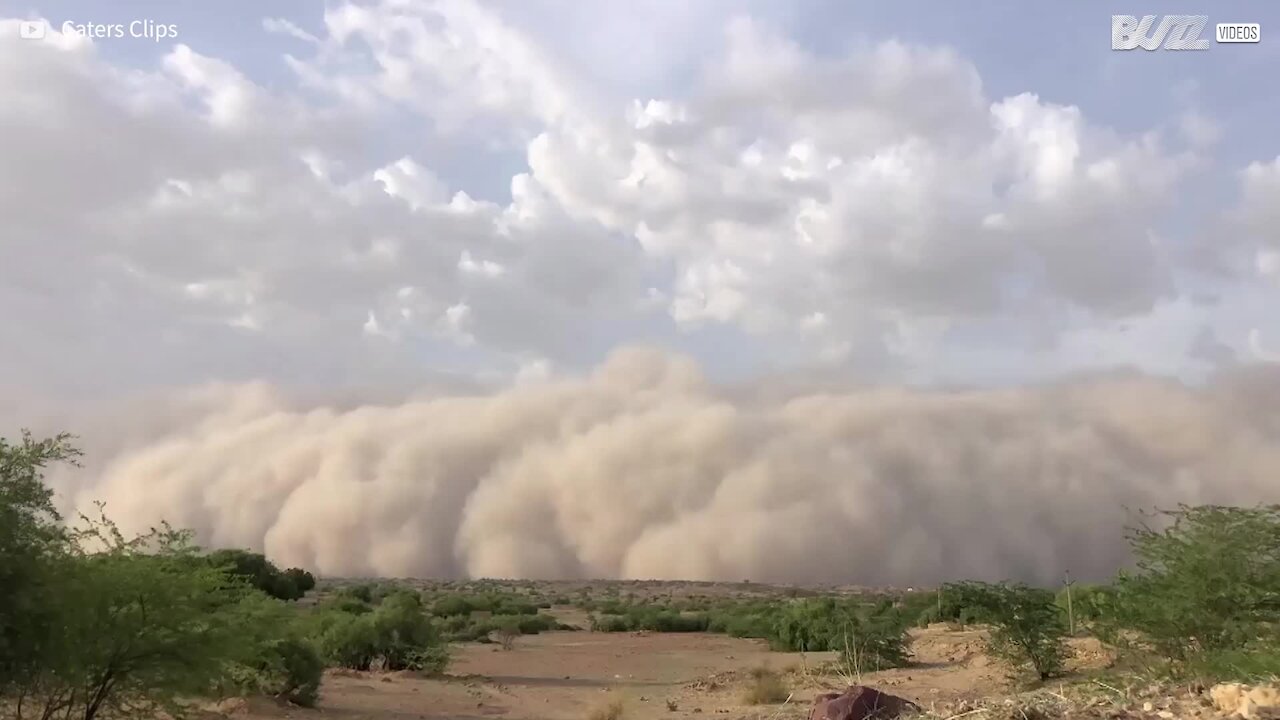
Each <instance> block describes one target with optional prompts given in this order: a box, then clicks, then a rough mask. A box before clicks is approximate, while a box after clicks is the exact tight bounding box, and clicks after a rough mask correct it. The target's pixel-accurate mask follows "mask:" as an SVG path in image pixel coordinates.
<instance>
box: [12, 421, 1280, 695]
mask: <svg viewBox="0 0 1280 720" xmlns="http://www.w3.org/2000/svg"><path fill="white" fill-rule="evenodd" d="M78 456H79V453H78V451H77V450H76V449H75V448H74V447H73V446H72V445H71V444H70V439H69V438H68V437H66V436H60V437H56V438H51V439H45V440H36V439H33V438H32V437H29V436H23V437H22V438H21V439H20V440H19V441H17V442H14V443H10V442H7V441H3V440H0V709H3V710H5V711H6V712H7V713H8V715H6V716H14V717H17V718H40V719H41V720H51V719H52V718H55V717H56V718H72V717H75V718H82V719H83V720H94V718H98V717H120V716H137V717H142V716H154V714H155V713H156V712H157V711H159V710H165V711H167V712H169V713H171V714H175V715H180V714H182V712H183V709H184V708H185V707H188V706H189V704H190V702H191V701H193V700H196V699H199V698H210V697H218V696H222V695H228V694H244V693H258V694H267V695H272V696H276V697H278V698H280V699H281V700H284V701H288V702H292V703H296V704H299V705H312V704H315V703H316V702H317V699H318V694H319V689H320V684H321V680H322V676H323V671H324V669H325V668H347V669H349V670H354V671H371V670H385V671H413V672H421V673H440V672H443V671H444V670H445V669H446V667H447V665H448V662H449V654H448V647H449V644H450V643H454V642H464V641H474V642H496V643H498V645H499V646H501V647H505V648H510V647H512V646H513V644H514V643H515V642H516V640H517V639H518V637H519V636H520V635H528V634H536V633H540V632H544V631H551V630H561V631H573V630H590V631H595V632H605V633H608V632H653V633H682V632H706V633H721V634H726V635H731V636H735V637H744V638H759V639H762V640H765V641H767V642H768V643H769V645H770V646H771V647H772V648H775V649H778V650H788V651H799V652H820V651H832V652H836V653H838V654H839V665H840V666H841V671H842V672H844V673H847V674H848V675H850V676H855V677H856V676H861V674H862V673H868V672H874V671H876V670H881V669H886V668H892V667H902V666H906V665H909V664H910V662H911V657H910V651H909V647H910V644H909V641H908V638H909V635H908V632H909V629H910V628H911V627H913V626H921V625H927V624H931V623H952V624H957V625H978V626H982V627H985V628H987V629H989V633H987V636H988V638H989V643H990V650H991V652H992V654H993V655H994V656H995V657H998V658H1000V659H1001V660H1003V661H1004V662H1005V664H1006V665H1007V666H1008V668H1009V669H1010V671H1011V672H1013V673H1016V674H1018V676H1019V677H1020V678H1026V679H1028V680H1031V681H1036V680H1046V679H1049V678H1055V677H1059V676H1062V675H1063V674H1064V672H1065V670H1064V668H1065V664H1066V650H1065V641H1066V639H1067V638H1068V636H1069V635H1070V634H1071V632H1072V631H1074V632H1075V634H1077V635H1081V634H1091V635H1094V636H1096V637H1097V638H1099V639H1101V640H1102V641H1103V642H1105V643H1107V644H1108V645H1109V646H1111V647H1113V648H1115V650H1116V651H1117V653H1118V657H1119V658H1120V661H1119V664H1118V665H1117V666H1116V667H1115V668H1114V669H1113V670H1112V672H1129V673H1137V674H1142V675H1144V676H1158V677H1171V678H1178V679H1186V680H1200V681H1213V680H1221V679H1240V680H1258V679H1262V678H1272V677H1275V676H1276V675H1277V674H1280V507H1266V508H1234V507H1214V506H1208V507H1181V508H1178V509H1175V510H1171V511H1167V512H1160V513H1156V514H1155V515H1153V516H1151V517H1149V518H1147V523H1139V524H1138V526H1137V527H1135V528H1134V529H1132V530H1131V531H1130V536H1129V541H1130V544H1131V546H1132V549H1133V553H1134V557H1135V565H1134V567H1133V568H1132V569H1131V570H1128V571H1124V572H1121V573H1119V574H1118V575H1117V577H1116V578H1115V579H1114V580H1113V581H1112V582H1111V583H1109V584H1106V585H1096V586H1085V585H1076V586H1072V587H1071V588H1070V594H1068V591H1067V590H1063V591H1058V592H1055V590H1052V589H1045V588H1035V587H1029V586H1026V585H1022V584H1017V583H980V582H958V583H952V584H948V585H944V586H943V587H941V588H938V589H935V590H930V591H922V592H913V593H892V594H885V595H882V596H867V595H860V596H854V595H841V596H834V595H829V596H804V595H806V593H802V592H800V591H796V592H794V593H792V595H794V596H793V597H781V596H779V597H770V598H759V599H741V598H725V597H711V596H695V597H684V598H679V599H677V598H672V597H668V598H666V599H653V598H648V599H646V600H643V601H642V600H640V599H639V598H636V597H628V596H627V595H624V594H621V593H619V592H618V591H617V588H616V587H614V588H611V589H609V590H606V591H602V592H599V593H595V592H590V591H587V590H583V591H581V592H579V593H577V594H574V595H570V594H548V593H545V592H540V591H537V590H535V589H533V588H534V586H532V585H530V586H528V587H526V588H523V589H521V588H518V587H513V586H511V585H510V584H507V585H503V584H499V583H495V582H486V581H473V582H467V583H455V584H440V585H437V586H434V587H433V588H431V589H428V590H423V589H420V588H414V587H410V586H409V585H407V584H402V583H395V582H355V583H341V584H326V582H324V581H322V582H320V583H317V581H316V579H315V578H314V577H313V576H312V575H311V573H309V572H307V571H306V570H304V569H300V568H288V569H284V570H282V569H280V568H278V567H276V566H275V565H274V564H272V563H271V562H269V561H268V560H267V559H266V558H264V557H263V556H262V555H260V554H256V553H252V552H248V551H244V550H236V549H223V550H215V551H212V552H210V551H206V550H202V549H201V548H198V547H196V546H195V545H194V544H193V543H192V537H191V535H190V534H189V533H187V532H185V531H183V530H179V529H174V528H170V527H167V526H161V527H159V528H156V529H154V530H152V531H150V532H148V533H145V534H143V535H139V536H136V537H126V536H125V535H123V534H122V533H121V532H120V531H119V530H118V529H117V528H116V527H115V526H114V525H113V524H112V523H111V521H110V519H109V510H110V509H109V508H103V509H102V512H100V513H98V514H97V516H96V517H80V518H78V519H64V518H61V517H60V516H59V515H58V513H57V512H56V510H55V507H54V503H53V495H52V492H51V490H50V489H49V487H48V486H47V485H46V484H45V482H44V480H43V473H44V471H45V470H46V469H47V468H48V467H49V466H50V465H52V464H55V463H74V462H75V461H76V459H77V458H78ZM304 598H305V599H306V602H301V603H300V602H298V601H299V600H301V599H304ZM552 608H576V609H577V610H580V611H584V612H586V613H588V615H587V617H588V618H589V620H588V627H585V628H578V627H574V626H569V625H565V624H563V623H562V622H560V621H558V620H557V619H556V618H555V617H554V616H553V615H551V614H549V613H548V612H547V611H548V610H550V609H552ZM749 694H750V698H749V702H751V703H775V702H779V701H781V700H782V699H785V698H786V696H787V693H786V688H785V685H784V684H783V682H782V680H781V678H780V677H779V676H778V674H777V673H774V672H773V671H770V670H767V669H763V668H762V669H760V670H758V672H757V673H756V674H755V675H753V684H752V685H751V687H750V688H749ZM601 712H602V714H608V715H609V716H615V715H616V714H618V713H620V712H621V710H620V706H614V705H610V706H608V707H607V708H605V709H604V710H602V711H601Z"/></svg>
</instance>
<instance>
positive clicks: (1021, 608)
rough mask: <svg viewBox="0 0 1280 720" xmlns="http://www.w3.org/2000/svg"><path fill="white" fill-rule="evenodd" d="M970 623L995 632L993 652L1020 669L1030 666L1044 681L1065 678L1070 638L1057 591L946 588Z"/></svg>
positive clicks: (972, 585) (1017, 586) (1018, 586)
mask: <svg viewBox="0 0 1280 720" xmlns="http://www.w3.org/2000/svg"><path fill="white" fill-rule="evenodd" d="M943 592H944V595H943V597H946V596H947V594H950V595H951V596H952V597H955V598H958V599H959V601H960V603H961V607H963V608H964V612H965V614H966V615H967V617H968V618H970V620H971V621H977V622H983V623H987V624H989V625H990V626H991V638H990V641H989V646H990V647H989V650H990V652H991V653H992V654H993V655H995V656H996V657H998V658H1001V659H1003V660H1005V661H1006V662H1008V663H1009V664H1010V665H1012V666H1013V667H1015V668H1018V667H1022V666H1026V665H1029V666H1030V667H1031V668H1032V669H1033V670H1034V671H1035V673H1036V675H1037V676H1038V677H1039V678H1040V679H1041V680H1046V679H1048V678H1051V677H1055V676H1057V675H1059V674H1061V672H1062V670H1063V664H1064V663H1065V661H1066V647H1065V645H1064V640H1065V638H1066V635H1067V628H1066V623H1065V622H1064V620H1063V617H1062V612H1061V611H1060V610H1059V608H1058V606H1057V604H1056V603H1055V601H1054V594H1053V592H1052V591H1049V590H1044V589H1042V588H1034V587H1030V586H1028V585H1025V584H1022V583H998V584H989V583H980V582H964V583H956V584H952V585H947V586H944V587H943Z"/></svg>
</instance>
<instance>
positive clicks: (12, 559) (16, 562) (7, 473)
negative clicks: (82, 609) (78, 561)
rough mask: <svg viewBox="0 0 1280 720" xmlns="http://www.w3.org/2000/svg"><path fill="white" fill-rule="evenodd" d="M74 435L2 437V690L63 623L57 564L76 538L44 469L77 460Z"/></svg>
mask: <svg viewBox="0 0 1280 720" xmlns="http://www.w3.org/2000/svg"><path fill="white" fill-rule="evenodd" d="M71 439H72V438H71V436H69V435H58V436H56V437H54V438H49V439H45V440H35V439H33V438H32V436H31V434H30V433H27V432H23V434H22V439H21V440H20V441H19V442H18V443H16V444H11V443H9V442H8V441H7V440H5V439H4V438H0V695H4V694H8V693H10V692H13V690H14V687H15V685H20V684H21V682H23V681H24V679H25V678H27V677H29V675H30V673H32V672H34V671H35V667H34V663H35V662H36V660H37V658H38V650H39V646H40V644H41V642H42V638H43V637H44V636H45V634H46V633H48V632H51V631H52V629H53V628H54V627H55V626H56V625H57V624H58V622H59V620H58V618H57V616H56V615H55V614H54V612H53V609H54V605H53V604H52V599H53V596H54V595H55V594H56V592H57V588H55V587H54V586H53V585H54V583H55V580H56V578H55V576H54V572H53V570H54V567H53V565H54V561H55V560H56V559H57V558H58V557H60V556H61V555H62V554H64V553H65V552H67V550H68V545H69V542H70V537H69V536H68V534H67V532H66V531H65V529H64V528H63V527H62V525H61V519H62V518H61V517H60V516H59V515H58V512H57V510H56V509H55V508H54V506H53V491H52V490H50V489H49V488H48V487H47V486H46V485H45V484H44V481H43V473H44V471H45V469H46V468H47V467H48V466H50V465H53V464H55V463H69V464H75V463H76V461H77V459H78V458H79V457H80V451H79V450H76V449H75V448H74V447H72V446H71V444H70V443H71Z"/></svg>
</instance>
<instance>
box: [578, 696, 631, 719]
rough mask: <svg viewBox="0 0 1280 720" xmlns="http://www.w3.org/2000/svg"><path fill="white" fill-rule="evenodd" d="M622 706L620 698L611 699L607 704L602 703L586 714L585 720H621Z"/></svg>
mask: <svg viewBox="0 0 1280 720" xmlns="http://www.w3.org/2000/svg"><path fill="white" fill-rule="evenodd" d="M623 710H624V708H623V706H622V701H621V700H613V701H611V702H609V703H608V704H607V705H602V706H600V707H598V708H596V709H595V710H592V711H591V713H590V714H589V715H587V720H622V716H623V714H624V713H623Z"/></svg>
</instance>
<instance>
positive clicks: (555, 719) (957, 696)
mask: <svg viewBox="0 0 1280 720" xmlns="http://www.w3.org/2000/svg"><path fill="white" fill-rule="evenodd" d="M629 592H630V593H631V594H632V595H633V596H636V597H645V596H652V597H671V596H676V597H679V596H681V595H688V594H696V593H702V594H708V593H709V594H731V595H735V596H743V595H769V594H774V592H776V591H770V590H762V589H760V588H758V587H751V586H746V585H744V586H699V585H666V586H632V587H631V589H630V591H629ZM789 592H795V591H794V590H792V591H789ZM825 592H831V590H830V589H827V590H825ZM546 612H550V613H551V614H553V615H555V616H556V617H557V619H559V620H561V621H562V622H565V623H567V624H571V625H578V626H582V627H585V625H586V613H585V612H583V611H581V610H579V609H577V608H573V607H569V606H563V607H562V606H557V607H553V608H551V609H550V610H548V611H546ZM982 648H983V635H982V631H981V630H976V629H961V628H957V627H952V626H946V625H934V626H930V627H927V628H921V629H916V630H913V631H912V652H913V657H914V663H913V665H912V666H911V667H908V668H901V669H895V670H888V671H883V672H875V673H866V674H863V675H862V676H861V678H860V680H861V682H862V683H864V684H867V685H871V686H874V687H877V688H879V689H881V690H884V691H886V692H891V693H893V694H896V695H900V696H903V697H906V698H908V699H910V700H913V701H915V702H917V703H919V704H920V705H922V706H923V707H925V708H930V707H937V706H942V705H951V706H954V705H955V704H956V703H957V702H962V701H965V700H970V699H978V698H983V697H989V696H992V695H996V694H1000V693H1002V692H1005V691H1007V689H1008V687H1007V683H1008V681H1007V680H1006V673H1005V671H1004V670H1003V669H1002V668H1001V667H1000V666H999V665H998V664H996V663H995V662H993V661H992V660H991V659H990V658H988V657H987V656H986V655H985V654H984V652H983V650H982ZM1072 649H1073V653H1074V658H1073V663H1074V665H1075V667H1076V668H1078V669H1081V670H1087V669H1090V668H1094V667H1100V666H1102V665H1104V664H1105V662H1106V658H1105V657H1104V653H1103V652H1102V651H1101V648H1100V646H1098V645H1097V644H1096V642H1095V641H1091V640H1076V641H1073V645H1072ZM453 652H454V655H453V657H454V659H453V662H452V663H451V665H450V667H449V670H448V672H447V674H446V676H445V677H442V678H429V677H421V676H417V675H415V674H413V673H379V672H367V673H362V672H354V671H329V672H328V674H326V676H325V681H324V685H323V688H322V694H321V699H320V702H319V704H318V706H317V707H316V708H315V709H302V708H297V707H290V706H283V705H279V704H277V703H275V702H273V701H271V700H268V699H260V698H259V699H250V700H247V701H246V700H237V701H231V702H229V703H224V704H223V705H222V706H220V707H219V713H220V714H224V715H231V716H238V717H241V718H246V720H257V719H258V718H262V719H264V720H265V719H266V718H281V717H294V718H306V717H312V716H315V717H320V716H323V717H330V718H341V719H342V720H445V719H446V718H448V719H449V720H473V719H479V718H510V719H511V720H526V719H528V720H532V719H535V718H537V719H545V720H560V719H562V718H563V719H564V720H569V719H570V718H573V719H583V718H616V717H617V716H616V714H615V715H610V714H609V710H610V709H612V710H613V711H614V712H615V713H616V712H617V710H618V708H619V707H620V708H621V710H622V717H625V718H627V719H632V718H667V719H669V720H677V719H683V718H693V717H704V716H716V717H720V716H725V717H732V718H774V717H778V718H782V717H796V716H805V715H806V714H807V712H808V709H809V706H810V703H811V701H812V699H813V698H814V696H816V695H818V694H820V693H822V692H827V691H830V690H837V689H843V688H844V687H845V686H846V685H847V684H848V681H849V680H850V679H851V678H850V677H849V676H848V675H847V674H842V673H839V672H836V671H835V670H833V667H834V660H835V659H836V654H835V653H808V654H802V653H784V652H773V651H771V650H770V649H769V648H768V646H767V644H766V643H765V642H764V641H760V640H750V639H738V638H732V637H727V636H724V635H715V634H706V633H653V632H634V633H604V632H591V631H588V630H580V631H553V632H544V633H541V634H538V635H527V636H521V637H519V638H518V639H516V640H515V642H514V644H513V646H512V647H511V648H510V649H503V648H502V647H500V646H498V645H495V644H483V643H460V644H457V645H455V646H454V650H453ZM759 668H768V669H770V670H773V671H775V672H778V673H780V674H781V675H782V678H783V681H784V683H785V685H786V688H787V690H788V691H789V693H790V694H791V697H790V699H789V700H787V701H786V702H784V703H781V704H769V705H752V704H749V703H748V700H747V698H746V692H747V688H748V687H749V686H750V685H751V683H752V675H751V674H752V671H753V670H756V669H759Z"/></svg>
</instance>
